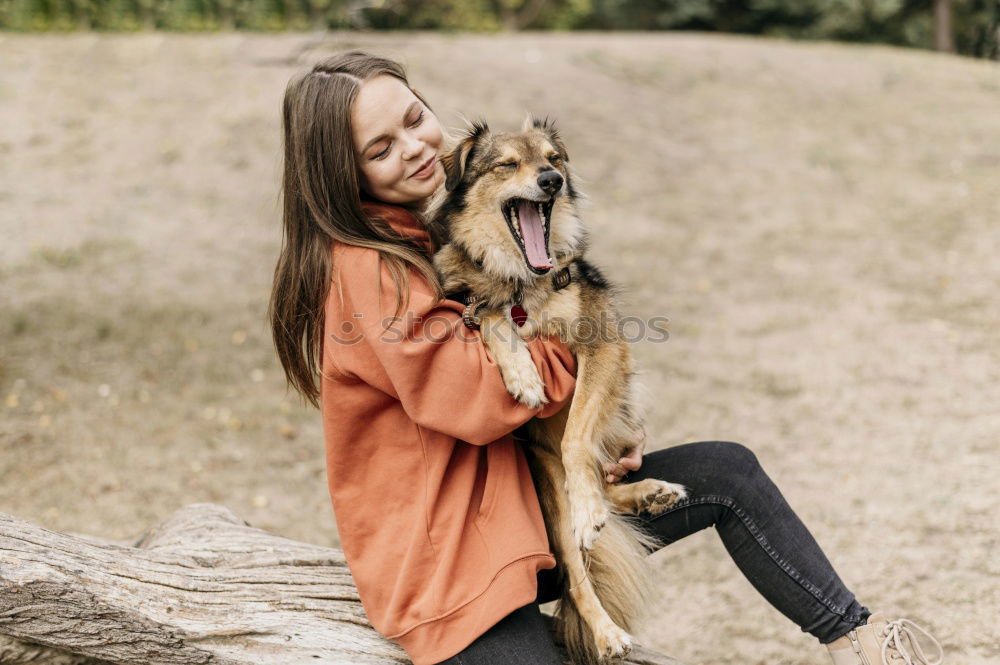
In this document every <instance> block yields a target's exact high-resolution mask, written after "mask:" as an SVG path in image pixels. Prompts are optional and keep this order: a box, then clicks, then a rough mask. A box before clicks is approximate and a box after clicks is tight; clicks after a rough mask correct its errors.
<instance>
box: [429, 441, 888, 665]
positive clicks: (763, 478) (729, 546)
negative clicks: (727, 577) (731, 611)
mask: <svg viewBox="0 0 1000 665" xmlns="http://www.w3.org/2000/svg"><path fill="white" fill-rule="evenodd" d="M644 478H659V479H661V480H667V481H670V482H674V483H679V484H681V485H684V487H686V488H687V490H688V496H687V498H686V499H683V500H682V501H678V502H677V503H676V504H674V505H673V506H671V507H670V508H669V509H668V510H667V511H665V512H664V513H661V514H660V515H657V516H656V517H648V516H647V517H644V518H642V525H643V528H645V529H647V530H648V531H649V532H650V533H651V534H652V535H653V536H654V537H655V538H656V539H657V540H658V541H659V542H661V543H663V545H664V546H665V545H669V544H670V543H672V542H674V541H676V540H679V539H681V538H683V537H684V536H687V535H690V534H692V533H695V532H696V531H700V530H702V529H704V528H706V527H709V526H714V527H715V530H716V531H718V533H719V537H721V538H722V542H723V544H724V545H725V547H726V550H727V551H728V552H729V555H730V556H731V557H732V558H733V561H734V562H736V565H737V567H739V569H740V570H741V571H742V572H743V574H744V575H745V576H746V578H747V579H748V580H749V581H750V583H751V584H753V586H754V587H755V588H756V589H757V590H758V591H759V592H760V593H761V595H763V596H764V598H766V599H767V600H768V602H770V603H771V604H772V605H774V607H775V608H777V609H778V611H780V612H781V613H782V614H784V615H785V616H786V617H788V618H789V619H791V620H792V621H793V622H795V623H796V624H797V625H798V626H799V627H800V628H801V629H802V630H803V632H808V633H810V634H811V635H813V636H815V637H816V638H817V639H818V640H819V641H820V642H821V643H823V644H826V643H829V642H832V641H834V640H835V639H837V638H838V637H840V636H841V635H844V634H845V633H847V632H848V631H849V630H851V629H852V628H855V627H856V626H859V625H862V624H864V623H865V622H866V620H867V618H868V616H869V615H870V614H871V612H869V610H868V609H867V608H865V607H864V606H863V605H860V604H859V603H858V602H857V600H855V598H854V594H853V593H851V592H850V591H849V590H848V589H847V587H846V586H844V583H843V582H841V580H840V577H838V576H837V573H836V572H835V571H834V569H833V566H831V565H830V562H829V561H828V560H827V558H826V556H825V555H824V554H823V550H821V549H820V547H819V545H817V544H816V541H815V539H813V537H812V534H810V533H809V530H808V529H807V528H806V526H805V525H804V524H803V523H802V521H801V520H800V519H799V518H798V516H797V515H796V514H795V512H794V511H792V509H791V507H790V506H789V505H788V502H786V501H785V497H783V496H782V495H781V492H780V491H779V490H778V488H777V487H776V486H775V484H774V483H773V482H772V481H771V479H770V478H769V477H768V475H767V473H766V472H765V471H764V469H763V468H761V466H760V463H759V462H758V461H757V456H756V455H754V454H753V452H752V451H751V450H750V449H749V448H747V447H746V446H744V445H742V444H739V443H733V442H730V441H698V442H695V443H685V444H683V445H679V446H674V447H672V448H666V449H664V450H657V451H656V452H653V453H649V454H647V455H645V456H643V458H642V467H641V468H640V469H639V470H638V471H633V472H631V473H630V474H629V475H628V476H627V477H626V478H624V479H623V480H622V481H621V482H634V481H637V480H642V479H644ZM558 594H559V589H558V587H557V585H556V580H555V571H554V570H543V571H541V572H539V574H538V598H536V600H535V602H534V603H530V604H528V605H526V606H525V607H522V608H519V609H517V610H515V611H514V612H512V613H511V614H509V615H507V616H506V617H505V618H504V619H502V620H501V621H500V622H499V623H497V624H496V625H495V626H493V627H492V628H490V630H488V631H487V632H486V633H484V634H483V635H481V636H479V638H477V639H476V640H475V641H474V642H473V643H472V644H470V645H469V646H468V647H466V648H465V649H464V650H462V651H461V652H460V653H458V654H457V655H455V656H453V657H451V658H449V659H448V660H446V661H443V662H445V663H454V664H455V665H479V664H483V665H487V664H492V663H496V664H501V663H502V664H503V665H542V664H544V665H557V664H560V663H561V661H560V659H559V656H558V653H557V652H556V649H555V645H554V644H553V643H552V639H551V637H550V636H549V634H548V632H547V631H546V628H545V624H544V623H543V621H542V617H541V614H540V613H539V611H538V604H539V603H544V602H548V601H551V600H555V599H556V598H557V597H558Z"/></svg>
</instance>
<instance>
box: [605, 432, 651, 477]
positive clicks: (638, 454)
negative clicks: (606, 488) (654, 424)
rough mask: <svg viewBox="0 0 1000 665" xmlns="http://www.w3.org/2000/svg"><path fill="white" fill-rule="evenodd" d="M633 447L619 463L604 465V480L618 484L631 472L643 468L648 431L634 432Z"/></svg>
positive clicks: (627, 450)
mask: <svg viewBox="0 0 1000 665" xmlns="http://www.w3.org/2000/svg"><path fill="white" fill-rule="evenodd" d="M633 435H634V438H633V439H632V441H633V443H632V446H631V447H629V448H628V449H626V451H625V456H624V457H620V458H619V459H618V462H617V463H613V462H612V463H608V464H605V465H604V473H605V476H604V480H606V481H607V482H609V483H617V482H618V481H619V480H621V479H622V478H623V477H625V474H627V473H628V472H629V471H638V470H639V467H640V466H642V452H643V450H645V448H646V430H645V429H644V428H642V427H639V429H637V430H635V431H634V432H633Z"/></svg>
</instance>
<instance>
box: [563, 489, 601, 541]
mask: <svg viewBox="0 0 1000 665" xmlns="http://www.w3.org/2000/svg"><path fill="white" fill-rule="evenodd" d="M570 506H571V508H570V513H571V515H572V517H571V519H572V522H573V536H574V538H576V546H577V547H578V548H580V549H581V550H585V551H586V550H590V549H592V548H593V547H594V543H595V542H597V538H598V536H600V535H601V529H603V528H604V525H605V524H606V523H607V521H608V517H610V515H611V511H609V510H608V506H607V504H606V503H604V500H603V499H602V498H601V495H600V494H591V493H588V494H584V495H583V496H582V497H575V496H572V495H570Z"/></svg>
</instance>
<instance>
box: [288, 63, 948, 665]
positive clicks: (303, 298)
mask: <svg viewBox="0 0 1000 665" xmlns="http://www.w3.org/2000/svg"><path fill="white" fill-rule="evenodd" d="M283 124H284V181H283V193H284V243H283V247H282V250H281V255H280V257H279V259H278V265H277V268H276V270H275V279H274V290H273V293H272V296H271V303H270V310H269V317H270V320H271V323H272V330H273V335H274V340H275V344H276V347H277V351H278V356H279V358H280V360H281V363H282V365H283V367H284V370H285V373H286V376H287V378H288V381H289V383H290V384H291V385H292V386H293V387H294V388H295V389H296V390H297V391H298V392H299V393H301V394H302V396H303V397H304V398H305V399H307V400H309V401H310V402H311V403H312V404H313V405H314V406H316V407H317V408H320V409H321V410H322V417H323V426H324V437H325V442H326V454H327V478H328V482H329V490H330V495H331V498H332V503H333V508H334V512H335V514H336V520H337V524H338V527H339V532H340V538H341V542H342V545H343V549H344V553H345V556H346V557H347V561H348V564H349V566H350V569H351V571H352V574H353V576H354V579H355V582H356V583H357V587H358V592H359V594H360V597H361V601H362V604H363V606H364V608H365V611H366V613H367V615H368V618H369V620H370V621H371V623H372V625H373V626H374V627H375V628H376V629H377V630H379V631H380V632H381V633H382V634H383V635H385V636H386V637H388V638H390V639H392V640H395V641H397V642H398V643H399V644H400V645H402V647H403V648H404V649H405V650H406V651H407V653H408V655H409V656H410V658H411V659H412V660H413V662H414V663H415V665H431V664H432V663H438V662H451V663H465V664H470V663H484V664H486V663H503V664H504V665H515V664H517V663H526V664H527V663H538V664H543V663H544V664H552V665H556V664H557V663H559V662H560V660H559V657H558V655H557V652H556V650H555V648H554V645H553V643H552V642H551V639H550V637H549V635H548V633H547V631H546V629H545V626H544V624H543V622H542V619H541V615H540V613H539V610H538V604H539V603H541V602H547V601H549V600H554V598H555V595H556V594H557V593H558V591H557V587H556V585H555V580H554V579H553V577H554V575H553V572H554V571H553V568H554V566H555V560H554V558H553V556H552V554H551V553H550V550H549V546H548V540H547V537H546V534H545V528H544V523H543V521H542V515H541V511H540V508H539V503H538V498H537V496H536V494H535V490H534V486H533V484H532V481H531V477H530V474H529V471H528V467H527V463H526V461H525V457H524V452H523V450H522V448H521V441H519V440H516V439H515V438H514V437H513V436H512V432H513V431H514V430H515V429H517V428H518V427H519V426H520V425H522V424H524V423H525V422H527V421H528V420H529V419H531V418H546V417H549V416H551V415H553V414H555V413H556V412H558V411H559V410H560V409H561V408H562V407H563V406H564V405H565V404H566V403H567V402H568V401H569V400H570V399H571V398H572V393H573V388H574V384H575V371H576V361H575V359H574V358H573V354H572V353H571V352H570V351H569V349H568V348H567V347H566V346H565V345H564V344H563V343H562V342H561V341H560V340H559V339H557V338H535V339H533V340H531V342H530V343H529V349H530V351H531V355H532V358H533V360H534V361H535V363H536V365H537V367H538V370H539V372H540V373H541V376H542V378H543V379H544V381H545V385H546V388H547V396H548V398H549V403H548V404H547V405H545V406H544V407H541V408H539V409H532V408H529V407H527V406H524V405H522V404H520V403H518V402H516V401H515V400H514V399H513V398H511V397H510V395H509V394H508V393H507V390H506V388H505V387H504V384H503V381H502V379H501V377H500V373H499V371H498V370H497V368H496V367H495V366H494V363H493V361H492V359H491V358H490V357H489V355H488V354H487V352H486V351H485V347H484V346H483V345H482V344H481V343H480V340H479V338H478V334H479V333H478V332H475V331H470V330H469V329H467V328H466V327H465V326H464V325H463V323H462V318H461V314H462V310H463V306H462V304H461V303H459V302H456V301H453V300H449V299H447V298H445V297H444V294H443V293H442V292H441V287H440V285H439V283H438V281H437V279H436V277H435V274H434V271H433V268H432V265H431V263H430V257H431V256H432V254H433V251H434V247H433V245H432V242H431V239H430V236H429V234H428V231H427V229H426V227H425V225H424V220H423V217H422V214H421V213H422V210H423V209H424V207H425V206H426V205H427V203H428V202H429V200H430V199H431V197H432V195H433V194H434V193H435V192H436V191H437V190H438V188H439V187H440V186H441V185H442V183H443V181H444V177H443V173H442V167H441V165H440V164H439V163H438V155H439V154H440V153H441V152H442V151H443V148H444V147H443V145H442V144H443V139H444V136H443V132H442V129H441V126H440V124H439V123H438V120H437V118H436V117H435V116H434V114H433V113H432V112H431V109H430V106H429V105H428V104H427V102H426V100H425V99H423V97H421V95H420V94H418V93H417V91H416V90H414V89H413V88H411V87H410V85H409V83H408V82H407V79H406V76H405V74H404V71H403V69H402V67H401V66H400V65H399V64H397V63H395V62H393V61H391V60H387V59H384V58H380V57H377V56H374V55H370V54H367V53H363V52H359V51H352V52H347V53H343V54H340V55H336V56H333V57H330V58H327V59H325V60H322V61H320V62H319V63H317V64H316V65H315V66H314V67H312V69H311V70H309V71H307V72H303V73H301V74H299V75H296V76H295V77H294V78H293V79H292V80H291V81H290V82H289V84H288V87H287V90H286V92H285V98H284V106H283ZM317 374H319V381H318V385H317ZM642 438H643V437H642V435H641V433H640V434H639V435H637V440H636V442H635V443H636V445H635V446H634V448H632V449H631V451H630V452H629V453H628V454H627V455H626V456H625V457H623V458H622V459H621V460H620V461H619V463H618V464H616V465H613V466H611V467H609V468H607V469H605V470H606V472H607V474H608V475H607V480H608V482H619V481H621V480H622V479H623V478H624V477H625V476H626V475H627V476H628V480H629V481H635V480H640V479H642V478H662V479H664V480H669V481H671V482H676V483H680V484H682V485H684V486H685V487H687V488H688V492H689V497H688V498H687V499H685V500H682V501H680V502H678V503H677V504H676V505H675V506H673V507H672V508H671V509H669V510H668V511H666V512H665V513H663V514H661V515H659V516H657V517H655V518H647V519H646V520H645V522H644V525H645V527H646V528H647V529H648V530H649V532H650V533H652V534H653V535H654V536H655V537H656V538H657V539H658V540H659V542H662V543H663V544H664V545H667V544H669V543H672V542H674V541H676V540H678V539H680V538H683V537H684V536H687V535H689V534H691V533H694V532H696V531H699V530H701V529H704V528H706V527H709V526H714V527H715V528H716V530H717V531H718V533H719V535H720V537H721V538H722V541H723V543H724V544H725V547H726V549H727V550H728V551H729V553H730V555H731V556H732V558H733V559H734V561H735V562H736V565H737V566H738V567H739V569H740V570H741V571H742V572H743V573H744V574H745V575H746V577H747V579H749V580H750V582H751V583H752V584H753V585H754V586H755V587H756V588H757V589H758V590H759V591H760V593H761V594H762V595H763V596H764V597H765V598H766V599H767V600H768V601H769V602H771V603H772V604H773V605H774V606H775V607H776V608H777V609H778V610H780V611H781V612H782V613H783V614H784V615H785V616H787V617H788V618H789V619H791V620H792V621H793V622H795V623H796V624H797V625H798V626H799V627H800V628H801V629H802V630H803V631H805V632H808V633H810V634H811V635H813V636H814V637H816V638H817V639H818V640H819V641H820V642H821V643H823V644H826V645H827V647H828V649H829V651H830V653H831V655H832V658H833V661H834V663H835V664H836V665H848V664H850V665H876V664H882V663H889V662H890V660H891V659H892V658H903V657H904V656H905V657H906V658H908V659H909V660H908V661H907V662H912V663H917V664H924V663H931V662H932V661H928V660H927V659H926V657H925V656H924V655H923V653H922V652H921V651H920V647H919V645H917V644H916V641H915V639H913V635H914V632H913V631H920V632H922V631H921V629H919V628H918V627H917V626H915V625H914V624H913V623H912V622H909V621H908V620H906V619H899V620H895V621H887V620H886V618H885V617H882V616H880V615H878V614H874V615H873V614H872V613H871V612H869V610H868V609H867V608H866V607H865V606H863V605H861V604H860V603H858V601H857V600H856V599H855V597H854V594H853V593H851V591H850V590H848V589H847V587H846V586H845V585H844V583H843V582H842V581H841V580H840V578H839V577H838V576H837V573H836V572H835V571H834V569H833V567H832V566H831V565H830V562H829V561H828V560H827V558H826V556H824V554H823V551H822V550H821V549H820V547H819V545H817V544H816V542H815V540H814V539H813V537H812V535H811V534H810V533H809V531H808V530H807V529H806V527H805V526H804V525H803V524H802V522H801V521H800V520H799V518H798V517H797V516H796V514H795V513H794V512H793V511H792V509H791V508H790V507H789V506H788V504H787V503H786V501H785V499H784V497H783V496H782V495H781V492H780V491H779V490H778V488H777V487H775V485H774V483H773V482H771V479H770V478H769V477H768V475H767V473H766V472H765V471H764V470H763V469H762V468H761V466H760V464H759V463H758V461H757V458H756V456H755V455H754V453H753V452H751V451H750V450H749V449H748V448H747V447H746V446H744V445H741V444H739V443H734V442H729V441H700V442H695V443H686V444H683V445H679V446H674V447H671V448H667V449H665V450H658V451H655V452H652V453H648V454H643V442H642ZM928 637H929V636H928ZM931 639H932V640H933V638H931ZM935 644H936V642H935ZM748 658H750V659H753V658H754V656H753V655H752V654H748ZM938 662H939V661H938Z"/></svg>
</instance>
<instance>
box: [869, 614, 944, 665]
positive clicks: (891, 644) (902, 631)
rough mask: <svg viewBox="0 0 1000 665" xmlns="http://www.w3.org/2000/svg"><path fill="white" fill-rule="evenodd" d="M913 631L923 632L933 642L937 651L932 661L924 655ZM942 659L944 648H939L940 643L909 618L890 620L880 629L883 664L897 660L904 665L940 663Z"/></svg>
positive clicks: (939, 664)
mask: <svg viewBox="0 0 1000 665" xmlns="http://www.w3.org/2000/svg"><path fill="white" fill-rule="evenodd" d="M908 626H909V627H908ZM915 632H919V633H923V635H924V636H925V637H926V638H927V639H928V640H930V641H931V643H933V644H934V648H936V649H937V651H938V656H937V658H936V659H935V660H934V661H930V660H928V659H927V656H925V655H924V651H923V649H921V648H920V644H919V643H918V642H917V638H916V634H915ZM911 649H912V652H911ZM943 659H944V649H942V648H941V644H940V643H939V642H938V641H937V640H936V639H934V636H933V635H931V634H930V633H928V632H927V631H926V630H924V629H923V628H921V627H920V626H918V625H917V624H915V623H914V622H912V621H910V620H909V619H896V620H895V621H890V622H888V623H887V624H886V626H885V628H883V629H882V662H883V663H885V665H890V664H891V663H895V662H899V661H903V662H904V663H906V665H941V662H942V660H943Z"/></svg>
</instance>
